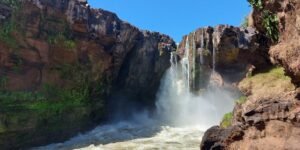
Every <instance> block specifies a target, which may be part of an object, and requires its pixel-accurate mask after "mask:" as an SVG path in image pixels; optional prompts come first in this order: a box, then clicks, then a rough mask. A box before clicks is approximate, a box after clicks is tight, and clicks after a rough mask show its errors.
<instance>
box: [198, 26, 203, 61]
mask: <svg viewBox="0 0 300 150" xmlns="http://www.w3.org/2000/svg"><path fill="white" fill-rule="evenodd" d="M203 53H204V32H203V31H202V34H201V47H200V54H199V55H200V67H201V65H203V64H204V58H203Z"/></svg>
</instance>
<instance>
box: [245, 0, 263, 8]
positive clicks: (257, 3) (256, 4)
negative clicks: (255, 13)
mask: <svg viewBox="0 0 300 150" xmlns="http://www.w3.org/2000/svg"><path fill="white" fill-rule="evenodd" d="M248 2H249V3H250V4H251V6H252V7H253V8H258V9H263V3H262V0H248Z"/></svg>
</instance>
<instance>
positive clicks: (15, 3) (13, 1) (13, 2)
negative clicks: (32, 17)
mask: <svg viewBox="0 0 300 150" xmlns="http://www.w3.org/2000/svg"><path fill="white" fill-rule="evenodd" d="M1 2H2V3H3V4H6V5H8V6H9V7H11V8H13V9H18V8H20V6H21V4H20V0H1Z"/></svg>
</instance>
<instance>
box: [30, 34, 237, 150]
mask: <svg viewBox="0 0 300 150" xmlns="http://www.w3.org/2000/svg"><path fill="white" fill-rule="evenodd" d="M194 37H195V34H193V37H192V39H189V37H187V38H186V41H185V53H184V56H183V58H182V59H181V61H178V55H177V54H176V52H172V53H171V58H170V62H171V67H170V69H169V70H168V71H167V72H166V74H165V75H164V77H163V79H162V80H161V86H160V88H159V91H158V93H157V100H156V106H157V112H156V115H155V116H154V117H149V115H148V114H147V113H137V114H138V115H136V116H134V117H133V119H132V120H128V121H120V122H118V123H112V124H108V125H102V126H99V127H97V128H95V129H94V130H92V131H90V132H88V133H86V134H83V135H78V136H77V137H74V138H72V139H70V140H69V141H66V142H64V143H59V144H51V145H48V146H45V147H40V148H35V149H40V150H47V149H49V150H52V149H58V150H69V149H76V148H77V149H91V150H93V149H97V150H123V149H130V150H147V149H172V150H181V149H185V150H196V149H199V144H200V142H201V137H202V134H203V132H204V131H205V130H206V129H207V128H209V127H210V126H212V125H217V124H219V122H220V120H221V118H222V116H223V114H225V113H227V112H229V111H231V110H232V108H233V105H234V102H233V99H234V98H233V95H231V94H230V93H229V92H226V91H225V90H222V89H220V88H207V89H206V91H205V92H202V93H201V94H194V93H192V92H191V89H190V85H191V84H190V82H198V81H194V80H191V78H190V71H191V70H190V69H191V68H190V63H195V62H196V58H195V57H196V56H197V55H196V54H194V53H193V54H192V55H190V52H189V51H190V47H189V45H190V42H192V45H193V51H194V50H196V46H194V44H195V43H194V42H195V40H194ZM190 40H191V41H190ZM201 49H202V50H204V35H203V36H202V39H201ZM213 53H214V54H215V52H213ZM200 54H201V53H200ZM197 57H198V56H197ZM200 57H201V55H200ZM214 57H215V56H214ZM201 60H203V59H202V58H200V62H201V64H203V63H202V61H201ZM193 61H194V62H193ZM179 64H180V65H179ZM201 64H200V65H201ZM192 69H195V68H194V66H193V68H192ZM193 84H194V83H193Z"/></svg>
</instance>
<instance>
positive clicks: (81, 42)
mask: <svg viewBox="0 0 300 150" xmlns="http://www.w3.org/2000/svg"><path fill="white" fill-rule="evenodd" d="M10 2H16V3H10ZM0 22H1V28H0V30H1V31H0V83H1V84H0V90H1V92H0V93H1V94H0V103H1V105H0V147H1V148H0V149H18V148H21V147H22V148H26V147H30V146H37V145H41V144H48V143H49V142H57V141H61V140H65V139H66V138H69V137H70V136H73V135H76V134H77V133H78V132H79V131H85V130H87V129H89V128H91V127H93V126H95V125H98V124H99V122H101V121H103V120H105V119H106V118H107V116H109V115H110V114H109V113H113V112H112V110H110V109H108V105H109V104H110V103H111V101H114V100H115V99H110V97H111V95H114V94H116V93H117V94H118V95H120V96H121V97H123V98H128V97H130V98H128V99H129V100H130V101H133V102H134V103H137V104H139V106H140V107H141V108H146V107H149V108H151V107H153V106H154V103H155V99H154V97H155V93H156V91H157V89H158V86H159V82H160V79H161V77H162V75H163V73H164V72H165V71H166V69H167V68H168V67H169V66H170V62H169V59H170V52H171V51H174V50H175V49H176V45H175V43H174V41H173V40H172V39H171V38H170V37H168V36H166V35H163V34H160V33H156V32H148V31H141V30H139V29H138V28H136V27H134V26H132V25H130V24H129V23H126V22H124V21H122V20H120V19H119V18H118V17H117V16H116V14H114V13H111V12H108V11H105V10H102V9H92V8H90V6H89V5H88V3H87V1H85V0H26V1H18V0H12V1H1V2H0ZM121 89H126V90H125V91H121ZM116 103H118V101H116V102H113V104H116ZM129 104H130V103H129ZM129 104H128V105H129ZM112 107H113V106H112ZM125 107H126V105H123V108H125ZM121 109H122V108H121ZM106 110H109V111H106ZM114 111H119V110H114Z"/></svg>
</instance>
